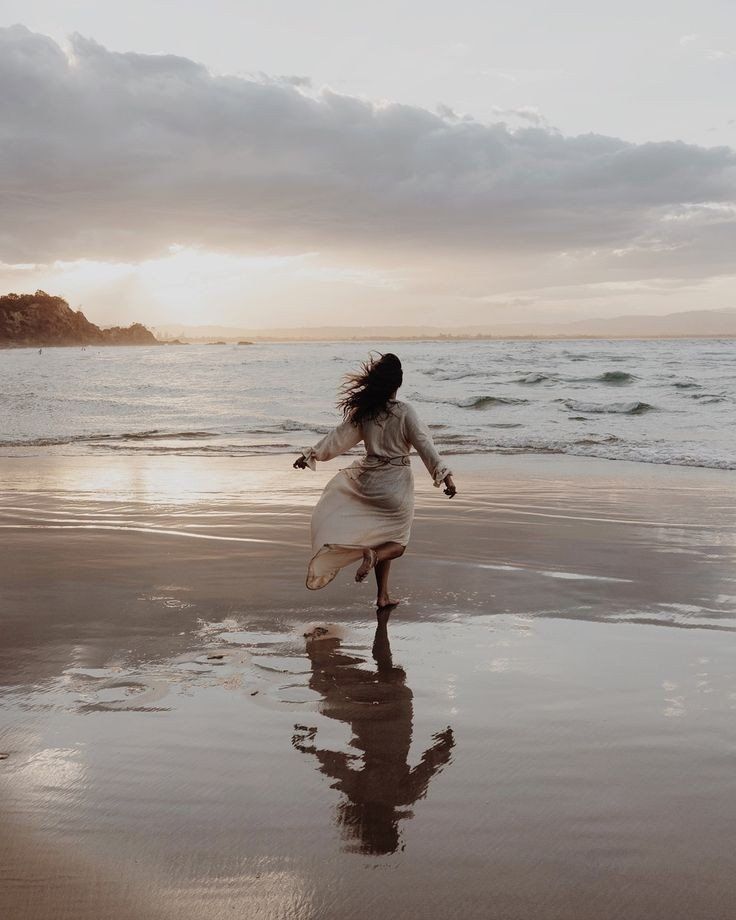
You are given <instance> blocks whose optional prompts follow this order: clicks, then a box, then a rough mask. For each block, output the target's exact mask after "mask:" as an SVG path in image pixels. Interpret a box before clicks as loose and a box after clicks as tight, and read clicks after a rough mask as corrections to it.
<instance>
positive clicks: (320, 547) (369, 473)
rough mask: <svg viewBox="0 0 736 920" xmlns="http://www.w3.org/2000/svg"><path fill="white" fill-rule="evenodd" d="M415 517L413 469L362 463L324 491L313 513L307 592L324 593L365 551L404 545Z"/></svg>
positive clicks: (357, 463) (341, 471)
mask: <svg viewBox="0 0 736 920" xmlns="http://www.w3.org/2000/svg"><path fill="white" fill-rule="evenodd" d="M413 518H414V475H413V473H412V471H411V467H410V466H393V465H383V466H370V465H366V464H365V462H364V461H362V460H358V461H357V462H356V463H354V464H353V465H352V466H349V467H347V468H346V469H344V470H340V472H339V473H337V474H336V475H335V476H333V477H332V479H331V480H330V481H329V482H328V483H327V485H326V486H325V489H324V492H323V493H322V496H321V497H320V500H319V501H318V502H317V504H316V506H315V509H314V511H313V513H312V552H313V554H314V555H313V556H312V559H311V560H310V562H309V569H308V571H307V587H308V588H311V589H312V590H316V589H317V588H324V586H325V585H327V584H329V583H330V582H331V581H332V579H333V578H334V577H335V575H337V573H338V572H339V571H340V569H341V568H343V567H344V566H346V565H350V564H351V563H354V562H357V561H358V560H359V559H361V558H362V556H363V550H364V549H366V548H370V549H373V548H374V547H376V546H380V545H381V544H382V543H387V542H389V541H391V542H394V543H400V544H401V545H402V546H406V545H407V543H408V542H409V536H410V534H411V524H412V520H413Z"/></svg>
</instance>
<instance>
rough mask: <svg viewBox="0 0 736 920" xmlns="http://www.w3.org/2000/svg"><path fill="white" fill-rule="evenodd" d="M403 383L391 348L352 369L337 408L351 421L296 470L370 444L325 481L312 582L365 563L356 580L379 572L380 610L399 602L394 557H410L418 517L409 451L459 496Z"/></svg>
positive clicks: (315, 521) (316, 515)
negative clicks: (405, 397) (404, 396)
mask: <svg viewBox="0 0 736 920" xmlns="http://www.w3.org/2000/svg"><path fill="white" fill-rule="evenodd" d="M402 382H403V371H402V368H401V361H399V359H398V358H397V357H396V355H392V354H385V355H381V356H380V357H379V358H377V359H372V360H369V361H367V362H365V363H364V364H363V365H362V367H361V370H360V371H359V372H358V373H355V374H349V375H348V376H347V377H346V379H345V383H344V385H343V387H342V390H341V393H342V396H341V399H340V401H339V402H338V408H340V409H342V412H343V416H344V421H343V422H342V423H341V424H340V425H338V426H337V428H334V429H333V430H332V431H330V432H329V434H326V435H325V436H324V438H322V440H321V441H319V442H318V443H317V444H315V445H314V447H308V448H306V449H305V450H304V451H303V452H302V455H301V456H300V457H298V458H297V460H296V461H295V462H294V468H295V469H301V470H303V469H306V468H307V467H309V468H310V469H312V470H314V469H316V462H315V461H317V460H320V461H323V460H331V459H332V458H333V457H337V456H339V455H340V454H344V453H345V452H346V451H348V450H350V449H351V448H352V447H355V446H356V445H357V444H359V443H360V442H361V441H363V443H364V444H365V450H366V453H365V456H363V457H361V458H359V459H358V460H356V461H355V463H353V464H352V465H351V466H349V467H347V468H346V469H343V470H340V472H339V473H337V474H336V475H335V476H333V478H332V479H331V480H330V481H329V482H328V483H327V485H326V486H325V489H324V492H323V493H322V496H321V498H320V500H319V501H318V502H317V505H316V507H315V509H314V512H313V514H312V552H313V556H312V558H311V560H310V562H309V568H308V571H307V587H308V588H311V589H312V590H316V589H318V588H324V587H325V585H327V584H329V583H330V582H331V581H332V579H333V578H334V577H335V576H336V575H337V573H338V572H339V571H340V569H341V568H343V567H344V566H346V565H351V564H352V563H354V562H360V565H359V567H358V571H357V572H356V574H355V580H356V581H359V582H360V581H364V580H365V579H366V577H367V576H368V574H369V573H370V571H371V569H374V570H375V576H376V585H377V588H378V593H377V597H376V604H377V607H378V609H379V611H383V610H386V609H391V608H393V607H395V606H396V605H397V604H398V601H396V600H393V599H392V598H391V595H390V592H389V585H388V579H389V572H390V569H391V562H392V560H394V559H398V558H399V557H400V556H403V554H404V551H405V550H406V547H407V544H408V542H409V535H410V532H411V525H412V521H413V518H414V476H413V474H412V471H411V466H410V465H409V450H410V449H411V448H412V447H414V448H415V449H416V451H417V453H418V454H419V456H420V457H421V459H422V461H423V463H424V465H425V466H426V468H427V470H428V472H429V475H430V476H431V477H432V480H433V482H434V484H435V486H438V487H439V486H440V485H443V484H444V486H445V490H444V492H445V495H447V496H448V497H449V498H452V497H453V496H454V495H455V494H456V489H455V483H454V481H453V478H452V471H451V470H450V469H449V468H448V467H447V466H446V465H445V463H444V462H443V460H442V458H441V457H440V455H439V454H438V452H437V449H436V448H435V446H434V443H433V441H432V435H431V434H430V432H429V428H428V427H427V426H426V425H425V424H424V422H423V421H422V420H421V419H420V418H419V416H418V415H417V412H416V410H415V409H414V408H413V406H410V405H409V404H408V403H405V402H401V401H399V400H397V399H396V392H397V390H398V389H399V387H400V386H401V384H402Z"/></svg>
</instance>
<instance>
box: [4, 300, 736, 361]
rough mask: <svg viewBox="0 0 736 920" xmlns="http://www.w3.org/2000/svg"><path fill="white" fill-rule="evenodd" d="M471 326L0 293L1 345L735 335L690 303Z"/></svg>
mask: <svg viewBox="0 0 736 920" xmlns="http://www.w3.org/2000/svg"><path fill="white" fill-rule="evenodd" d="M530 325H531V324H530V323H527V324H521V323H507V324H502V325H499V326H497V327H495V328H494V327H489V326H485V327H483V326H466V327H458V328H455V329H448V328H446V327H440V326H317V327H308V326H303V327H274V328H262V329H252V328H245V327H240V326H215V325H212V326H185V325H177V324H170V325H164V326H160V327H158V328H156V327H152V328H148V327H147V326H144V325H143V324H142V323H133V324H132V325H130V326H112V327H109V328H103V327H100V326H97V325H96V324H95V323H92V322H91V321H90V320H88V319H87V317H86V316H85V315H84V313H82V311H81V310H76V311H75V310H72V309H71V307H70V306H69V304H68V303H67V301H66V300H64V299H63V298H61V297H56V296H53V295H51V294H47V293H46V292H45V291H36V292H35V293H33V294H6V295H4V296H0V348H53V347H62V348H63V347H71V348H78V347H84V346H88V345H96V346H107V345H126V346H127V345H149V346H150V345H174V346H176V345H241V346H244V345H253V344H258V343H269V342H273V343H278V342H282V343H285V344H286V343H299V342H468V341H490V342H505V341H508V342H535V341H538V342H545V341H560V342H565V341H586V340H613V341H627V340H634V341H636V340H638V341H647V340H652V341H656V340H663V339H668V340H673V341H676V340H683V341H687V340H696V339H733V338H736V310H699V311H698V310H690V311H687V312H685V313H671V314H666V315H664V316H618V317H610V318H608V319H597V320H579V321H577V322H574V323H558V324H550V323H547V324H544V323H539V324H536V328H535V329H534V330H532V329H530V328H529V326H530Z"/></svg>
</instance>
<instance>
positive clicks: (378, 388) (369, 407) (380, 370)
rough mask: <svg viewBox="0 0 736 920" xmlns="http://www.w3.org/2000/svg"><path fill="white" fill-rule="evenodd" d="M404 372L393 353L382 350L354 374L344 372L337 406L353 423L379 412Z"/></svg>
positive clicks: (374, 415)
mask: <svg viewBox="0 0 736 920" xmlns="http://www.w3.org/2000/svg"><path fill="white" fill-rule="evenodd" d="M403 379H404V374H403V372H402V370H401V361H399V359H398V358H397V357H396V355H392V354H390V353H389V354H385V355H379V356H378V357H377V358H373V357H371V358H369V360H368V361H364V362H363V363H362V364H361V367H360V370H359V371H358V372H357V373H356V374H346V376H345V383H343V385H342V387H341V389H340V393H341V394H342V395H341V398H340V400H339V402H338V403H337V408H338V409H342V413H343V415H344V416H345V418H346V419H350V421H351V422H352V423H353V425H360V424H361V423H362V422H366V421H369V420H370V419H374V418H376V417H377V416H379V415H382V414H383V413H384V412H385V411H386V409H387V407H388V401H389V399H390V398H391V397H392V396H393V394H394V393H395V392H396V390H398V388H399V387H400V386H401V383H402V381H403Z"/></svg>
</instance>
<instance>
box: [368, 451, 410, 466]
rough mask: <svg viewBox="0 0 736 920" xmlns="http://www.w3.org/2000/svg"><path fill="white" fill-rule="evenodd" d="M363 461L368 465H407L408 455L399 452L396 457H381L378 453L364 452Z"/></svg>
mask: <svg viewBox="0 0 736 920" xmlns="http://www.w3.org/2000/svg"><path fill="white" fill-rule="evenodd" d="M363 463H366V464H367V465H368V466H409V455H408V454H401V455H399V456H398V457H383V456H381V455H380V454H366V455H365V457H364V458H363Z"/></svg>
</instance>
